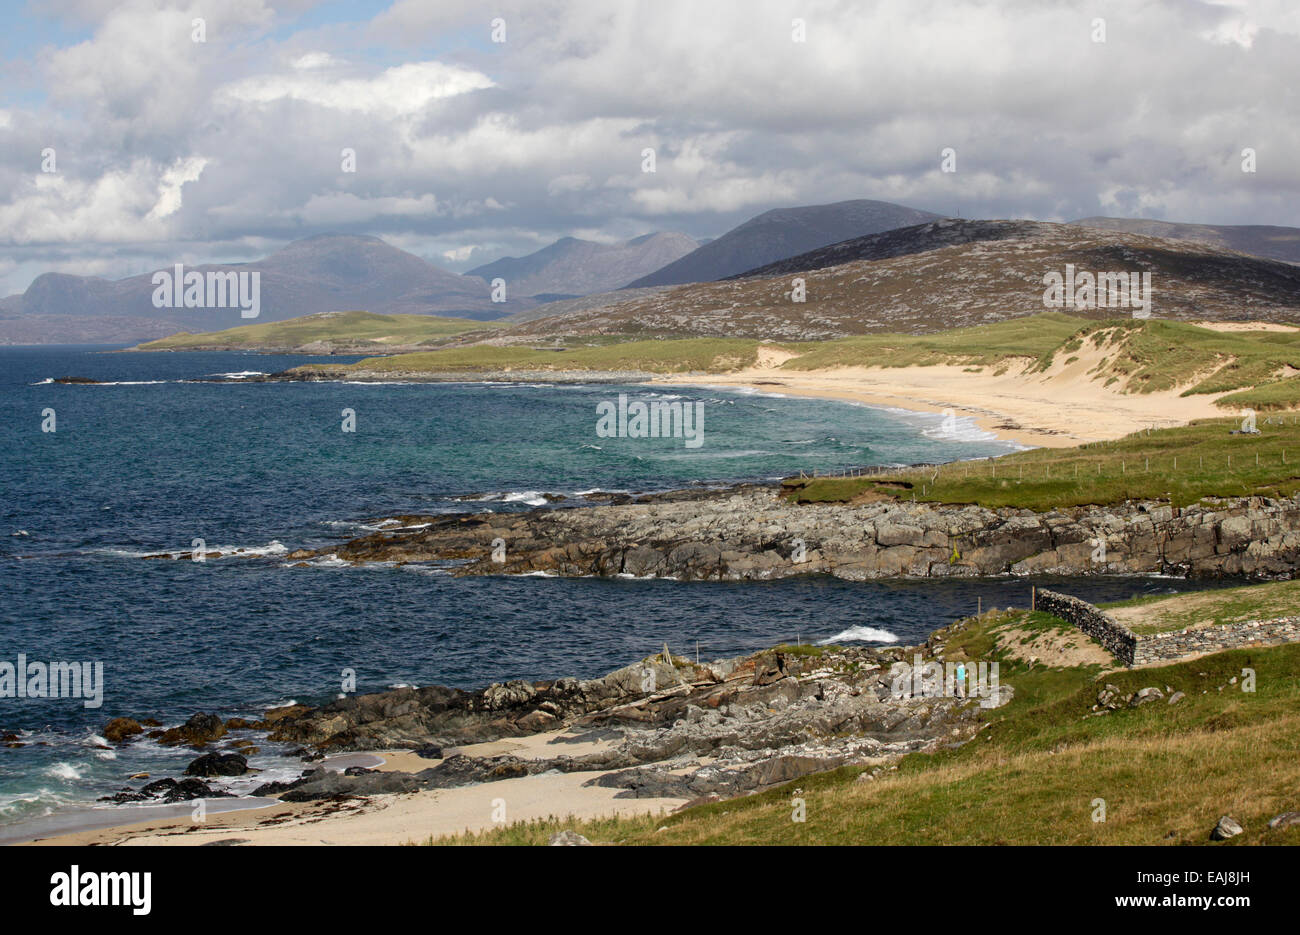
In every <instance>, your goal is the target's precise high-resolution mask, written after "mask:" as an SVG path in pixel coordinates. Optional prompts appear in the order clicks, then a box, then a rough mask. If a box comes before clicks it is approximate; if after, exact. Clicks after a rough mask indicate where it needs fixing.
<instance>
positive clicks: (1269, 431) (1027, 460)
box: [785, 414, 1300, 511]
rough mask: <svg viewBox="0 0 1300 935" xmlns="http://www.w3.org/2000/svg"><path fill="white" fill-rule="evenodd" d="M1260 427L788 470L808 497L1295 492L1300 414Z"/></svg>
mask: <svg viewBox="0 0 1300 935" xmlns="http://www.w3.org/2000/svg"><path fill="white" fill-rule="evenodd" d="M1255 424H1256V428H1257V429H1258V434H1232V433H1233V431H1234V430H1238V431H1239V430H1240V429H1241V426H1242V420H1241V419H1240V418H1231V419H1204V420H1198V421H1195V422H1193V423H1191V424H1190V425H1186V426H1179V427H1176V428H1167V429H1153V430H1151V431H1149V432H1146V431H1144V432H1135V433H1133V434H1131V435H1126V436H1124V437H1123V438H1118V439H1115V440H1113V441H1105V442H1091V443H1089V444H1086V445H1080V446H1078V447H1075V448H1053V449H1043V448H1038V449H1033V450H1030V451H1020V452H1014V453H1011V454H1007V455H1002V456H1001V457H998V458H992V459H985V460H979V461H953V462H948V463H946V464H943V465H931V466H927V467H916V468H906V469H899V470H883V471H876V472H872V473H870V474H868V475H866V476H851V477H818V478H790V479H787V481H786V482H785V484H786V490H787V492H788V495H789V496H790V497H792V498H793V499H795V500H797V501H798V502H801V503H819V502H845V501H851V500H853V499H854V498H856V497H861V496H864V495H869V496H873V497H880V496H888V497H895V498H899V499H906V500H911V499H916V500H918V501H925V502H932V503H974V504H979V505H980V506H984V507H989V508H990V509H996V508H999V507H1020V508H1024V509H1032V510H1039V511H1044V510H1053V509H1059V508H1062V507H1071V506H1085V505H1089V504H1096V505H1104V504H1112V503H1122V502H1123V501H1125V500H1164V501H1168V502H1170V503H1172V504H1173V505H1175V506H1187V505H1189V504H1192V503H1196V502H1197V501H1199V500H1202V499H1205V498H1215V497H1224V498H1226V497H1245V496H1255V495H1259V496H1268V497H1291V496H1294V495H1295V494H1296V493H1297V492H1298V491H1300V422H1298V420H1297V417H1296V416H1294V415H1291V414H1287V415H1284V416H1282V415H1279V416H1272V415H1269V416H1263V415H1261V416H1259V417H1257V419H1256V423H1255Z"/></svg>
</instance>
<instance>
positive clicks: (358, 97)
mask: <svg viewBox="0 0 1300 935" xmlns="http://www.w3.org/2000/svg"><path fill="white" fill-rule="evenodd" d="M316 67H319V66H313V68H316ZM490 87H492V80H491V79H490V78H488V77H487V75H484V74H482V73H480V72H476V71H472V70H470V69H466V68H460V67H458V66H456V65H447V64H444V63H442V62H413V63H411V64H408V65H398V66H396V67H394V68H389V69H386V70H385V71H383V72H382V73H381V74H379V75H376V76H374V77H372V78H338V79H331V78H329V77H327V76H325V75H320V74H317V73H315V71H313V72H312V73H311V74H283V75H262V76H258V77H255V78H246V79H244V80H242V81H238V82H235V83H234V84H231V85H228V86H226V87H225V88H222V89H221V91H220V92H219V94H220V96H224V97H226V98H230V99H233V100H234V101H238V102H243V103H250V104H270V103H273V102H276V101H281V100H286V99H288V100H293V101H302V102H304V103H308V104H315V105H317V106H320V107H327V108H330V109H331V110H343V111H358V112H362V113H366V114H371V115H374V114H381V115H388V116H390V117H409V116H412V115H414V114H418V113H419V112H420V111H422V110H423V109H424V108H425V107H426V106H428V105H429V104H430V103H431V102H433V101H436V100H439V99H441V98H447V97H454V96H456V95H459V94H467V93H469V92H470V91H478V90H481V89H483V88H490Z"/></svg>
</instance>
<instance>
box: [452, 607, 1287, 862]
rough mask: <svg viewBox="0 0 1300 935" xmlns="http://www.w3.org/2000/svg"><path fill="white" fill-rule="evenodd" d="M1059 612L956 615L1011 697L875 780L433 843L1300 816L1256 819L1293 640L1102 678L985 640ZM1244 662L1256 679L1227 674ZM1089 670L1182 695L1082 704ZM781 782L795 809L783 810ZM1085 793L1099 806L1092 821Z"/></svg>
mask: <svg viewBox="0 0 1300 935" xmlns="http://www.w3.org/2000/svg"><path fill="white" fill-rule="evenodd" d="M1060 623H1061V622H1060V621H1057V620H1056V619H1055V618H1052V617H1049V616H1047V615H1045V614H1035V615H1028V614H1024V613H1023V612H1001V613H989V614H986V615H985V616H984V617H983V618H980V619H978V620H972V621H968V626H967V627H966V629H965V630H963V631H960V632H959V633H958V634H957V635H956V636H955V637H954V638H953V639H952V640H950V642H949V648H948V650H947V656H948V658H950V659H952V658H960V657H961V655H963V654H966V655H967V656H968V658H974V657H975V656H977V655H978V656H979V657H980V658H985V659H988V658H990V657H992V658H994V659H998V661H999V665H1000V677H1001V681H1002V683H1004V684H1010V685H1013V686H1014V688H1015V697H1014V700H1013V701H1012V702H1011V703H1010V704H1008V705H1006V706H1005V707H1003V708H1001V709H998V710H995V711H991V712H985V713H984V714H983V717H984V719H985V721H986V723H987V726H986V727H985V729H984V730H983V731H982V732H981V733H980V734H978V735H977V737H976V738H975V739H974V740H972V741H970V742H969V743H967V744H965V745H963V746H961V747H960V748H958V749H956V750H946V749H945V750H940V751H937V752H934V753H924V754H912V755H910V756H907V757H906V758H904V759H903V760H902V761H901V763H900V764H899V766H898V769H897V770H894V771H887V772H884V773H882V774H880V776H879V778H877V779H876V780H875V781H872V782H854V780H855V779H856V778H857V776H858V774H859V773H860V772H862V770H861V769H859V768H853V767H845V768H842V769H838V770H835V771H833V772H828V773H822V774H819V775H816V776H811V777H806V778H804V779H801V780H798V781H797V782H795V783H792V784H789V785H787V786H784V787H779V788H776V789H772V790H769V791H767V792H764V793H761V794H758V795H754V796H747V797H742V798H739V799H733V800H729V801H724V802H717V803H713V804H709V805H704V806H699V807H695V808H690V809H687V810H685V811H682V812H680V813H676V814H672V815H646V816H639V817H630V818H624V819H601V820H597V821H587V822H584V821H576V820H571V819H570V820H565V819H562V818H559V817H556V818H552V819H548V820H546V821H537V822H531V823H521V824H516V825H513V826H509V827H506V828H502V829H495V830H490V831H486V832H482V833H476V834H475V833H470V834H461V835H457V836H454V837H452V838H447V839H441V840H439V841H437V842H433V843H440V844H460V845H465V844H544V843H546V839H547V837H548V836H549V835H550V834H551V833H553V832H554V831H557V830H561V829H565V828H569V829H573V830H575V831H577V832H578V833H580V834H583V835H585V836H587V837H588V838H589V839H590V840H592V841H593V842H594V843H597V844H633V845H637V844H641V845H648V844H671V845H701V844H722V845H736V844H778V845H780V844H832V845H851V844H881V845H900V844H906V845H916V844H931V845H962V844H1067V845H1078V844H1208V843H1209V832H1210V829H1211V828H1212V827H1213V826H1214V824H1215V822H1216V821H1217V820H1218V818H1219V816H1220V815H1223V814H1231V815H1233V816H1234V817H1235V818H1237V819H1238V820H1239V821H1241V822H1242V824H1243V825H1244V827H1245V828H1246V832H1245V833H1244V834H1242V835H1240V836H1238V837H1236V838H1234V839H1232V841H1230V842H1227V844H1226V845H1219V846H1237V845H1240V844H1251V843H1268V844H1286V843H1290V844H1297V843H1300V828H1292V829H1287V830H1279V831H1270V830H1269V829H1268V828H1267V824H1266V823H1267V821H1268V819H1269V818H1271V817H1272V816H1273V815H1276V814H1278V813H1279V812H1283V811H1289V810H1295V809H1298V808H1300V792H1297V789H1300V645H1288V646H1280V647H1270V648H1264V649H1250V650H1234V651H1231V652H1224V653H1218V654H1216V655H1212V656H1205V657H1202V658H1199V659H1195V660H1191V661H1188V662H1183V663H1176V664H1173V665H1168V666H1163V667H1159V668H1149V669H1140V670H1122V671H1112V672H1108V673H1105V674H1104V676H1103V675H1102V674H1101V672H1100V670H1099V669H1098V668H1097V667H1095V666H1087V667H1078V668H1051V667H1047V666H1044V665H1041V664H1039V665H1035V666H1034V667H1032V668H1031V667H1029V666H1028V665H1027V664H1023V663H1020V662H1017V661H1015V660H1012V659H1010V658H1009V657H1006V656H1005V655H1003V654H1001V653H1000V651H999V649H998V648H997V634H998V631H999V630H1000V629H1003V628H1006V627H1012V626H1014V627H1017V628H1019V629H1026V628H1028V629H1031V630H1032V629H1034V628H1043V629H1055V628H1057V627H1059V626H1060ZM1247 667H1249V668H1251V669H1254V670H1255V672H1256V689H1257V690H1256V691H1255V692H1254V693H1247V692H1243V691H1242V690H1241V682H1240V676H1241V674H1242V669H1243V668H1247ZM1233 677H1237V678H1238V680H1239V681H1238V684H1236V685H1233V684H1231V683H1230V682H1229V679H1231V678H1233ZM1104 683H1111V684H1114V685H1115V686H1116V687H1118V688H1119V689H1120V690H1121V691H1122V692H1134V691H1137V690H1138V689H1141V688H1144V687H1147V686H1151V685H1154V686H1157V687H1159V688H1160V689H1161V691H1165V689H1166V686H1168V687H1170V688H1172V689H1173V690H1175V691H1182V692H1184V693H1185V696H1186V697H1185V698H1184V699H1183V701H1181V702H1180V703H1179V704H1177V705H1172V706H1171V705H1169V704H1167V703H1166V702H1165V701H1164V700H1160V701H1156V702H1154V703H1151V704H1147V705H1143V706H1141V707H1138V708H1132V709H1129V708H1125V709H1121V710H1118V711H1114V712H1111V713H1109V714H1106V715H1103V716H1094V715H1093V712H1092V707H1093V705H1094V703H1095V702H1096V696H1097V691H1098V689H1099V688H1100V687H1101V685H1102V684H1104ZM1220 688H1222V691H1220V690H1219V689H1220ZM796 787H797V788H798V790H799V796H800V797H801V798H802V799H804V801H805V803H806V813H807V820H806V821H805V822H803V823H796V822H793V821H791V812H792V807H791V806H792V802H791V799H792V796H793V795H794V794H795V792H794V789H795V788H796ZM1098 798H1101V799H1104V800H1105V803H1106V820H1105V821H1104V822H1095V821H1093V820H1092V819H1093V814H1094V811H1095V808H1096V806H1095V805H1094V804H1093V803H1094V800H1095V799H1098Z"/></svg>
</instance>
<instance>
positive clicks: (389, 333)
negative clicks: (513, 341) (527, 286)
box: [139, 312, 500, 351]
mask: <svg viewBox="0 0 1300 935" xmlns="http://www.w3.org/2000/svg"><path fill="white" fill-rule="evenodd" d="M498 327H500V326H499V325H498V324H496V323H494V322H483V321H471V320H469V319H467V318H443V317H440V316H438V315H376V314H373V313H371V312H329V313H326V314H321V315H306V316H303V317H301V318H290V319H288V320H286V321H268V322H264V323H261V324H256V325H241V326H239V327H238V328H228V329H226V330H225V331H209V332H204V333H203V334H174V335H171V336H170V337H166V338H160V339H159V340H157V341H147V342H145V343H144V344H141V345H140V346H139V349H140V350H146V351H163V350H185V349H187V348H193V347H209V346H212V345H222V346H229V347H247V348H259V347H298V346H300V345H303V344H310V343H312V342H314V341H329V342H332V343H336V344H348V345H350V346H356V345H365V344H374V345H375V346H376V347H383V346H385V345H387V344H405V345H411V344H423V343H428V342H430V341H438V340H444V339H446V338H449V337H452V336H454V335H458V334H464V333H465V332H468V331H480V330H484V329H490V328H498Z"/></svg>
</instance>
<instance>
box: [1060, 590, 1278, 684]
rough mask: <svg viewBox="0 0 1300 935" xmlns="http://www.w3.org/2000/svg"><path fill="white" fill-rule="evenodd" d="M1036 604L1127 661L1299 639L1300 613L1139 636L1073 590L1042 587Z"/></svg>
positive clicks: (1165, 658) (1138, 662) (1159, 659)
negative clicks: (1076, 595)
mask: <svg viewBox="0 0 1300 935" xmlns="http://www.w3.org/2000/svg"><path fill="white" fill-rule="evenodd" d="M1036 607H1037V608H1038V609H1039V610H1043V611H1046V612H1047V613H1049V614H1053V615H1055V616H1057V617H1060V618H1061V619H1062V620H1064V621H1066V622H1068V623H1072V624H1074V626H1076V627H1078V628H1079V629H1080V630H1082V631H1083V632H1084V633H1086V634H1087V635H1088V636H1090V637H1092V638H1093V639H1094V640H1096V641H1097V642H1098V643H1100V644H1101V645H1102V646H1103V647H1104V648H1105V649H1106V650H1108V651H1109V652H1110V653H1111V655H1113V656H1114V657H1115V658H1116V659H1118V660H1119V661H1120V662H1122V663H1124V664H1125V665H1128V666H1133V665H1144V664H1146V663H1150V662H1163V661H1168V660H1173V659H1179V658H1181V657H1183V656H1187V655H1190V654H1192V653H1207V652H1220V651H1222V650H1225V649H1238V648H1240V647H1243V646H1254V645H1260V644H1275V643H1294V642H1300V617H1278V618H1276V619H1273V620H1244V621H1241V622H1240V623H1229V624H1223V625H1221V626H1198V627H1187V628H1186V629H1183V630H1175V631H1172V632H1169V633H1154V634H1151V635H1149V636H1138V635H1137V634H1136V633H1134V632H1133V631H1132V630H1130V629H1129V628H1128V627H1126V626H1124V624H1122V623H1120V622H1119V621H1118V620H1116V619H1115V618H1114V617H1112V616H1110V614H1108V613H1106V612H1105V611H1104V610H1102V609H1101V608H1099V607H1096V606H1094V605H1092V604H1089V603H1088V602H1087V601H1084V600H1080V599H1079V598H1077V597H1072V596H1071V595H1069V594H1059V593H1057V592H1056V591H1048V590H1045V589H1044V590H1040V591H1038V598H1037V602H1036Z"/></svg>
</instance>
